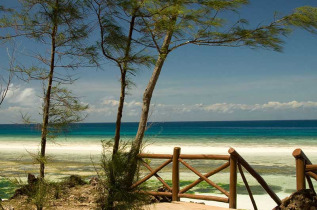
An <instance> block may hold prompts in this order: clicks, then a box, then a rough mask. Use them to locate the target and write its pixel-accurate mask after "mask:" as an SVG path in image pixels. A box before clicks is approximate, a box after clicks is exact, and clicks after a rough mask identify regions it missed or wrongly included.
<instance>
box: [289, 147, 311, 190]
mask: <svg viewBox="0 0 317 210" xmlns="http://www.w3.org/2000/svg"><path fill="white" fill-rule="evenodd" d="M293 156H294V157H295V160H296V188H297V190H302V189H306V181H305V179H306V180H307V183H308V186H309V188H310V189H311V190H312V191H313V192H315V190H314V186H313V184H312V181H311V178H313V179H315V180H316V181H317V165H313V164H312V163H311V162H310V160H309V159H308V157H307V156H306V155H305V153H304V152H303V151H302V150H301V149H295V150H294V152H293ZM315 194H316V192H315Z"/></svg>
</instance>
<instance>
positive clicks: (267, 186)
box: [228, 148, 282, 205]
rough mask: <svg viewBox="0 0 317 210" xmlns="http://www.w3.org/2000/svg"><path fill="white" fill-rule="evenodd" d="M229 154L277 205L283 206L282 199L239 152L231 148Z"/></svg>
mask: <svg viewBox="0 0 317 210" xmlns="http://www.w3.org/2000/svg"><path fill="white" fill-rule="evenodd" d="M228 153H229V154H230V155H233V156H234V157H236V158H237V159H238V162H239V163H240V164H241V165H242V166H243V167H244V168H245V169H246V170H247V171H248V172H249V173H250V174H251V175H252V176H253V177H254V178H255V179H256V180H257V181H258V182H259V184H260V185H261V186H262V187H263V189H264V190H265V191H266V192H267V193H268V194H269V195H270V196H271V198H272V199H273V200H274V201H275V203H276V204H277V205H281V203H282V202H281V199H280V198H279V197H278V196H277V195H276V194H275V193H274V191H273V190H272V189H271V188H270V187H269V185H268V184H267V183H266V182H265V180H264V179H263V178H262V177H261V176H260V175H259V174H258V173H257V172H256V171H255V170H254V169H253V168H252V167H251V166H250V165H249V163H248V162H247V161H245V160H244V159H243V158H242V157H241V156H240V155H239V153H238V152H237V151H235V150H234V149H233V148H230V149H229V151H228Z"/></svg>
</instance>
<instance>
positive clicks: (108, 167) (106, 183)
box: [97, 141, 150, 210]
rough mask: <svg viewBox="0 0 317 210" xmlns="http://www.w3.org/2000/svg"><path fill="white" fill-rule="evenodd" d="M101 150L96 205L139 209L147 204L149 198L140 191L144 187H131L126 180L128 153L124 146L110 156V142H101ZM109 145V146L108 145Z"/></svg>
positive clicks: (105, 207) (108, 207)
mask: <svg viewBox="0 0 317 210" xmlns="http://www.w3.org/2000/svg"><path fill="white" fill-rule="evenodd" d="M102 146H103V152H102V157H101V171H100V172H98V176H99V179H100V186H99V189H100V190H99V197H98V200H97V203H98V206H99V207H100V208H101V209H122V210H124V209H141V206H142V205H144V204H148V203H149V201H150V199H149V198H148V196H147V195H145V194H143V193H141V192H140V191H141V190H144V189H145V188H144V187H142V188H134V189H131V185H129V182H128V181H127V175H128V171H127V167H126V166H127V164H128V163H129V158H128V154H127V153H126V152H125V151H124V150H125V146H123V147H121V148H120V149H119V151H118V152H117V153H116V154H115V155H114V156H111V155H110V153H109V149H110V150H111V146H112V143H111V142H105V141H103V142H102ZM109 146H110V147H109Z"/></svg>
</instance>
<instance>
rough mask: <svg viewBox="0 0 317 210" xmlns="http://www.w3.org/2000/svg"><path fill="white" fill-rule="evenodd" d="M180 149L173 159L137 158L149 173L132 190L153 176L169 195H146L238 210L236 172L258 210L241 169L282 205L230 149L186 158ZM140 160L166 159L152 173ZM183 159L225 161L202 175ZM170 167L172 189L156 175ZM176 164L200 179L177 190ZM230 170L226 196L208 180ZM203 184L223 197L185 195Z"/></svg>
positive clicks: (150, 155) (142, 154) (153, 193)
mask: <svg viewBox="0 0 317 210" xmlns="http://www.w3.org/2000/svg"><path fill="white" fill-rule="evenodd" d="M180 151H181V149H180V148H179V147H175V148H174V152H173V155H166V154H144V153H141V154H139V158H140V159H141V162H142V164H143V165H144V166H145V167H146V168H147V169H148V170H149V171H150V173H149V174H148V175H146V176H145V177H143V178H142V179H141V180H139V181H137V182H136V183H134V184H133V185H132V186H131V187H132V188H135V187H137V186H139V185H140V184H142V183H144V182H145V181H147V180H148V179H150V178H151V177H152V176H155V177H156V178H157V179H158V180H159V181H160V182H161V183H162V184H163V185H164V186H165V187H166V189H167V190H168V192H154V191H147V192H145V193H148V194H150V195H154V196H168V197H172V200H173V201H179V199H180V198H191V199H201V200H212V201H218V202H224V203H229V208H237V168H238V170H239V172H240V174H241V177H242V180H243V182H244V184H245V187H246V189H247V191H248V193H249V196H250V199H251V202H252V204H253V206H254V209H257V206H256V203H255V201H254V198H253V194H252V192H251V189H250V187H249V184H248V182H247V180H246V178H245V176H244V172H243V169H242V167H243V168H244V169H245V170H247V171H248V172H249V173H250V174H251V175H252V176H253V177H254V178H255V179H256V180H257V181H258V182H259V184H260V185H261V186H262V187H263V189H264V190H265V191H266V192H267V193H268V194H269V195H270V196H271V198H272V199H273V200H274V201H275V202H276V204H277V205H280V204H281V200H280V199H279V198H278V197H277V195H276V194H275V193H274V192H273V191H272V190H271V188H270V187H269V186H268V184H267V183H266V182H265V181H264V179H263V178H262V177H261V176H260V175H259V174H258V173H257V172H256V171H255V170H254V169H253V168H252V167H251V166H250V165H249V164H248V163H247V161H245V160H244V159H243V158H242V157H241V156H240V155H239V154H238V152H236V151H235V150H234V149H233V148H230V149H229V151H228V152H229V155H188V154H180ZM143 158H154V159H167V160H166V161H165V162H163V164H161V165H160V166H158V167H157V168H156V169H153V168H152V167H151V166H150V165H149V164H147V163H146V161H144V160H143ZM186 159H191V160H193V159H209V160H224V161H226V162H225V163H224V164H222V165H221V166H219V167H217V168H216V169H214V170H212V171H210V172H208V173H206V174H202V173H200V172H199V171H197V170H196V169H195V168H194V167H192V166H191V165H190V164H188V163H187V162H186V161H185V160H186ZM170 163H172V164H173V165H172V186H169V185H168V184H167V183H166V182H165V181H164V180H163V179H162V178H161V177H160V176H159V175H158V172H159V171H160V170H162V169H163V168H164V167H165V166H167V165H168V164H170ZM179 163H181V164H183V165H184V166H185V167H186V168H188V169H189V170H190V171H192V172H193V173H195V174H196V175H197V176H199V179H197V180H195V181H194V182H193V183H191V184H189V185H187V186H185V187H184V188H182V189H180V187H179V185H180V182H179V173H180V171H179ZM228 167H229V171H230V180H229V182H230V184H229V192H228V191H226V190H225V189H223V188H222V187H221V186H219V185H217V184H216V183H214V182H213V181H211V180H210V179H209V177H211V176H212V175H214V174H216V173H218V172H220V171H222V170H224V169H225V168H228ZM202 181H205V182H207V183H208V184H209V185H210V186H212V187H214V188H216V189H217V190H218V191H220V192H221V193H222V194H224V195H225V196H222V197H220V196H209V195H192V194H186V192H188V190H190V189H191V188H193V187H195V186H196V185H198V184H199V183H200V182H202Z"/></svg>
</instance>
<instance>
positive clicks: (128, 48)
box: [88, 0, 154, 155]
mask: <svg viewBox="0 0 317 210" xmlns="http://www.w3.org/2000/svg"><path fill="white" fill-rule="evenodd" d="M88 3H89V4H88V5H89V7H90V8H91V9H92V11H93V12H94V14H95V15H96V18H97V21H98V26H99V30H100V41H98V46H99V48H100V50H101V53H102V55H103V56H104V58H105V59H107V60H110V61H111V62H113V63H114V64H115V65H116V66H117V67H118V69H119V71H120V98H119V104H118V111H117V118H116V130H115V135H114V146H113V154H114V155H115V154H116V153H117V151H118V148H119V142H120V130H121V120H122V113H123V108H124V102H125V96H126V94H127V90H128V89H129V88H130V87H131V86H132V85H133V82H132V79H131V76H135V71H136V68H140V66H146V67H149V66H150V65H151V64H153V61H154V60H153V58H152V57H151V56H149V55H147V54H146V53H147V51H146V50H145V47H144V46H143V45H140V43H141V42H142V40H143V39H144V37H143V34H142V32H141V31H140V30H139V29H140V25H139V24H138V22H137V21H138V19H140V18H141V16H140V15H141V13H140V9H141V8H142V7H143V5H144V3H145V1H144V0H142V1H139V0H132V1H131V0H119V1H118V0H116V1H114V0H90V1H88ZM126 29H127V30H126Z"/></svg>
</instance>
